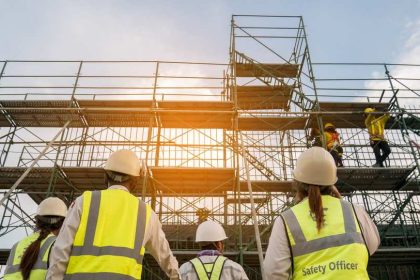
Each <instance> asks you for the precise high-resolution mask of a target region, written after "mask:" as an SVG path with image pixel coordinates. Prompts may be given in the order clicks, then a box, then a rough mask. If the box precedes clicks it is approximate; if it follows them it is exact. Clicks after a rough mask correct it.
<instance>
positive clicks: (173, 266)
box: [46, 185, 180, 280]
mask: <svg viewBox="0 0 420 280" xmlns="http://www.w3.org/2000/svg"><path fill="white" fill-rule="evenodd" d="M109 189H118V190H124V191H127V192H128V190H127V188H126V187H124V186H119V185H114V186H111V187H109ZM82 209H83V197H82V196H79V197H78V198H77V199H76V200H75V201H74V203H73V204H72V205H71V206H70V209H69V212H68V214H67V217H66V219H65V220H64V223H63V226H62V227H61V229H60V233H59V234H58V237H57V241H56V242H55V244H54V247H53V249H52V250H51V255H50V267H49V269H48V273H47V278H46V279H48V280H62V279H63V278H64V274H65V272H66V269H67V264H68V262H69V258H70V254H71V250H72V246H73V242H74V237H75V235H76V232H77V229H78V227H79V224H80V218H81V216H82V211H83V210H82ZM143 245H144V247H145V248H146V250H147V251H148V252H149V253H150V254H151V255H152V256H153V257H154V258H155V259H156V261H157V263H158V264H159V265H160V267H161V268H162V270H163V271H164V272H165V273H166V274H167V275H168V277H170V279H180V276H179V271H178V261H177V260H176V258H175V257H174V256H173V254H172V251H171V249H170V248H169V243H168V241H167V240H166V237H165V233H164V232H163V230H162V224H161V223H160V221H159V218H158V217H157V215H156V213H155V212H154V211H151V215H150V220H149V223H148V225H147V227H146V233H145V236H144V241H143Z"/></svg>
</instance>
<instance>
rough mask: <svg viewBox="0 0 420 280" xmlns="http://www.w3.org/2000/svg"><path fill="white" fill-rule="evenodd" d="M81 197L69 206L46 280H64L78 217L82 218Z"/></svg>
mask: <svg viewBox="0 0 420 280" xmlns="http://www.w3.org/2000/svg"><path fill="white" fill-rule="evenodd" d="M82 204H83V200H82V197H81V196H80V197H78V198H77V199H76V201H75V202H74V203H73V205H72V206H70V209H69V212H68V214H67V217H66V219H65V220H64V223H63V226H62V227H61V229H60V233H59V234H58V236H57V240H56V241H55V244H54V247H53V248H52V250H51V254H50V256H49V257H50V267H49V269H48V273H47V278H46V279H48V280H61V279H64V274H65V272H66V269H67V264H68V262H69V258H70V253H71V249H72V246H73V241H74V236H75V235H76V231H77V229H78V227H79V224H80V217H81V216H82Z"/></svg>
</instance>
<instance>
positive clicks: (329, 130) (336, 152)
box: [324, 123, 344, 167]
mask: <svg viewBox="0 0 420 280" xmlns="http://www.w3.org/2000/svg"><path fill="white" fill-rule="evenodd" d="M324 136H325V145H326V148H327V151H328V152H330V154H331V155H332V157H333V158H334V161H335V165H336V166H337V167H343V166H344V165H343V147H342V146H341V143H340V134H339V133H338V132H337V130H336V129H335V126H334V125H333V124H332V123H327V124H325V127H324Z"/></svg>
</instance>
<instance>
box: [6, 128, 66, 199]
mask: <svg viewBox="0 0 420 280" xmlns="http://www.w3.org/2000/svg"><path fill="white" fill-rule="evenodd" d="M70 122H71V121H67V122H66V123H65V124H64V126H63V127H62V128H61V129H60V130H59V131H58V132H57V134H56V135H55V136H54V138H53V139H52V140H51V141H50V142H49V143H48V145H47V146H46V147H45V148H44V149H43V150H42V151H41V153H40V154H39V155H38V156H37V157H36V159H35V160H34V161H33V162H32V164H31V165H30V166H29V167H28V168H27V169H26V170H25V172H23V174H22V175H21V176H20V177H19V179H17V181H16V182H15V183H14V184H13V186H12V187H11V188H10V189H9V191H8V192H7V193H6V194H5V195H4V196H3V197H2V198H1V200H0V206H1V205H3V203H4V202H5V201H6V199H7V198H8V197H9V196H10V194H11V193H12V192H13V191H14V190H15V189H16V188H17V187H18V186H19V184H20V183H21V182H22V181H23V179H25V178H26V176H28V174H29V172H31V170H32V168H34V166H35V165H36V164H37V163H38V161H39V160H40V159H41V158H42V157H43V156H44V155H45V153H46V152H47V151H48V149H49V148H50V147H51V146H52V144H53V143H54V142H55V140H56V139H57V138H58V137H59V136H60V135H61V133H62V132H63V131H64V130H65V129H66V128H67V126H68V125H69V124H70Z"/></svg>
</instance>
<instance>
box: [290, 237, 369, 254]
mask: <svg viewBox="0 0 420 280" xmlns="http://www.w3.org/2000/svg"><path fill="white" fill-rule="evenodd" d="M353 243H361V244H364V241H363V238H362V235H361V234H360V233H358V232H349V233H342V234H337V235H332V236H327V237H323V238H319V239H314V240H311V241H308V242H305V243H297V244H296V245H294V246H292V252H293V257H298V256H302V255H306V254H309V253H313V252H316V251H320V250H324V249H328V248H332V247H338V246H343V245H348V244H353Z"/></svg>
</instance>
